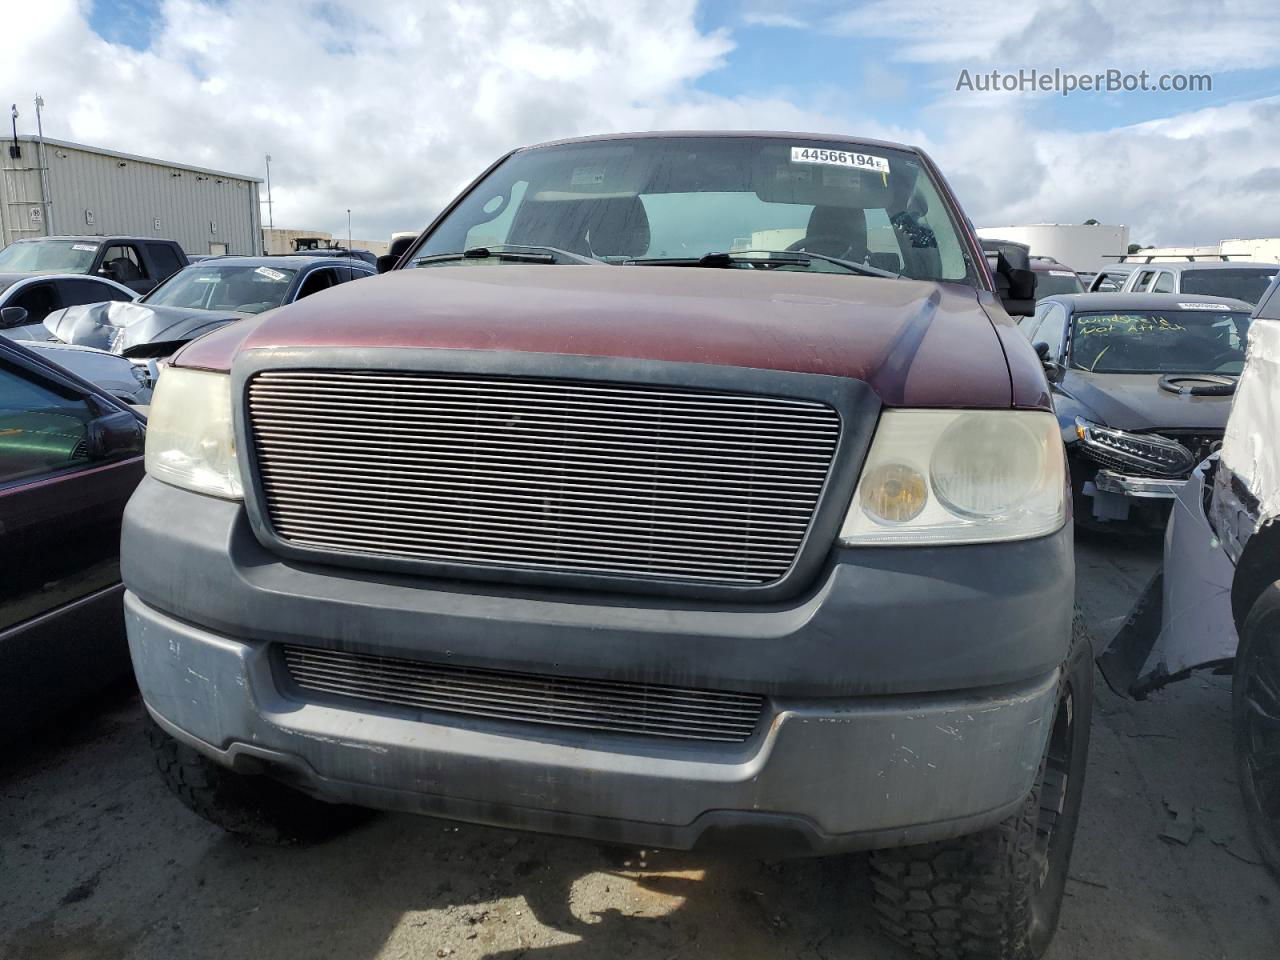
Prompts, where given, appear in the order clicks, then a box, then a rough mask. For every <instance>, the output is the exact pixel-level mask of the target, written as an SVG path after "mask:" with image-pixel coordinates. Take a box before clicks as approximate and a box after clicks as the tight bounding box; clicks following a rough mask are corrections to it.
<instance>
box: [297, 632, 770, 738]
mask: <svg viewBox="0 0 1280 960" xmlns="http://www.w3.org/2000/svg"><path fill="white" fill-rule="evenodd" d="M283 652H284V662H285V666H286V668H287V669H288V672H289V675H290V677H291V678H292V679H293V682H294V683H296V684H297V685H298V687H300V688H301V689H303V690H310V691H316V692H320V693H329V694H334V695H337V696H341V697H351V698H354V699H358V700H364V701H370V702H375V703H385V704H393V705H397V706H406V707H416V708H419V709H422V710H432V711H438V712H441V713H454V714H465V715H468V716H475V717H488V718H491V719H495V720H513V721H519V722H522V723H536V724H544V725H549V726H557V727H574V728H578V729H586V730H596V731H599V732H601V733H613V734H632V735H639V736H650V737H668V738H674V739H681V740H719V741H726V742H734V743H741V742H742V741H744V740H746V739H747V738H748V737H750V736H751V732H752V731H753V730H754V729H755V727H756V724H757V722H758V721H759V719H760V714H761V712H762V711H763V709H764V697H762V696H759V695H757V694H750V693H736V692H726V691H721V690H699V689H692V688H687V687H671V686H664V685H659V684H648V683H628V682H622V681H613V680H585V679H581V678H578V677H553V676H545V675H542V674H530V673H516V672H510V671H505V670H486V669H476V668H471V667H457V666H452V665H449V666H446V665H442V664H437V663H426V662H423V661H419V660H409V659H405V658H401V657H382V656H373V655H370V654H362V653H345V652H342V651H338V650H327V649H320V648H314V647H301V646H296V645H286V646H284V647H283Z"/></svg>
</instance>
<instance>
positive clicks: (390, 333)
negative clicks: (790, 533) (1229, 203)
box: [175, 264, 1031, 407]
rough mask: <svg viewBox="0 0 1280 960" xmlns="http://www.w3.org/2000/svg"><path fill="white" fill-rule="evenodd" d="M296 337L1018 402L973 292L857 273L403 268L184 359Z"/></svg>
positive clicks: (220, 357)
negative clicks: (713, 369) (654, 364)
mask: <svg viewBox="0 0 1280 960" xmlns="http://www.w3.org/2000/svg"><path fill="white" fill-rule="evenodd" d="M1006 325H1007V321H1006ZM1010 329H1012V327H1010ZM295 347H301V348H336V349H357V348H400V349H409V350H413V349H450V350H501V351H519V352H530V353H550V354H573V355H580V356H582V355H585V356H602V357H633V358H637V359H648V360H666V361H675V362H683V363H708V364H717V365H722V366H738V367H752V368H761V369H770V370H781V371H792V372H798V373H813V374H826V375H830V376H837V377H849V378H855V379H859V380H863V381H865V382H867V383H869V384H871V386H872V387H873V388H874V389H875V390H876V391H877V393H878V394H879V395H880V397H881V399H882V401H883V402H885V403H886V404H890V405H901V406H966V407H1008V406H1009V405H1010V403H1011V390H1010V374H1009V366H1008V364H1007V362H1006V359H1005V354H1004V349H1003V348H1002V347H1001V341H1000V338H999V337H998V336H997V335H996V331H995V328H994V327H993V324H992V321H991V319H990V318H989V317H988V316H987V314H986V313H985V312H984V310H983V307H982V305H981V304H980V303H979V302H978V294H977V291H976V290H975V289H974V288H972V287H969V286H966V285H962V284H950V283H927V282H920V281H914V280H893V279H884V278H879V277H863V276H856V275H848V274H809V273H800V272H776V273H764V272H763V271H761V272H756V271H748V270H735V269H711V268H696V267H644V266H626V267H604V266H585V265H584V266H538V265H523V264H508V265H483V266H456V267H453V266H451V267H431V268H425V269H416V270H397V271H392V272H390V273H386V274H383V275H382V276H380V277H376V278H371V279H368V280H363V281H361V282H360V283H352V284H343V285H342V286H340V287H337V288H335V289H332V290H328V291H326V292H325V293H324V294H323V295H322V296H318V297H311V298H308V299H305V300H301V301H299V302H297V303H294V304H291V305H289V306H287V307H282V308H280V309H277V310H273V311H271V312H269V313H266V314H262V315H261V316H259V317H256V318H254V319H253V320H251V321H249V322H248V323H243V324H237V325H235V326H234V327H232V328H229V329H227V330H224V331H219V332H218V333H215V334H213V335H212V336H209V337H205V338H203V339H201V340H200V341H199V342H198V343H194V344H192V345H190V346H189V347H188V348H186V349H185V350H183V352H182V353H181V354H180V355H179V356H178V357H177V358H175V362H176V363H177V364H179V365H182V366H190V367H198V368H203V369H211V370H229V369H230V366H231V363H232V361H233V359H234V357H235V355H236V354H237V353H238V352H239V351H242V350H255V351H256V350H278V349H288V348H295ZM1026 351H1027V353H1028V354H1030V352H1031V351H1030V346H1029V345H1027V347H1026Z"/></svg>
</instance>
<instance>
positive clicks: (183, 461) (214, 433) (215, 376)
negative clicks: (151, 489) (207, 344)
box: [146, 367, 244, 500]
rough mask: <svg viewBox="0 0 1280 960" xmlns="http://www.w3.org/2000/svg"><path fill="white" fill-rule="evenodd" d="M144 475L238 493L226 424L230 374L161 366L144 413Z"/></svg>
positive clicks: (233, 497)
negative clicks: (158, 377)
mask: <svg viewBox="0 0 1280 960" xmlns="http://www.w3.org/2000/svg"><path fill="white" fill-rule="evenodd" d="M146 467H147V473H148V474H149V475H150V476H152V477H155V479H157V480H163V481H164V482H165V483H171V484H173V485H174V486H176V487H184V488H185V489H187V490H194V491H195V492H197V493H208V494H212V495H213V496H215V497H224V498H226V499H228V500H239V499H240V498H241V497H243V496H244V489H243V487H242V486H241V484H240V468H239V466H238V464H237V463H236V443H235V431H234V429H233V428H232V423H231V377H230V376H229V375H227V374H225V373H207V372H205V371H203V370H184V369H182V368H181V367H166V368H164V372H163V373H162V374H161V376H160V379H159V381H158V382H157V383H156V386H155V392H154V393H153V394H152V397H151V409H150V412H149V414H148V416H147V447H146Z"/></svg>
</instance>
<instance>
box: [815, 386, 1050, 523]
mask: <svg viewBox="0 0 1280 960" xmlns="http://www.w3.org/2000/svg"><path fill="white" fill-rule="evenodd" d="M1066 511H1067V507H1066V462H1065V459H1064V456H1063V450H1062V434H1061V433H1060V431H1059V429H1058V421H1057V418H1056V417H1054V416H1053V414H1051V413H1043V412H1040V411H1021V410H989V411H964V410H955V411H952V410H888V411H886V412H885V413H883V414H882V415H881V417H880V425H879V426H878V427H877V428H876V435H875V439H874V440H873V441H872V443H871V452H870V453H869V454H868V455H867V461H866V464H865V465H864V467H863V470H862V479H861V480H860V481H859V483H858V489H857V491H856V492H855V493H854V495H853V504H852V505H851V506H850V508H849V513H848V515H847V516H846V517H845V521H844V526H843V527H842V528H841V530H840V542H841V543H843V544H846V545H851V546H852V545H859V546H861V545H867V544H905V543H913V544H943V543H979V542H986V541H993V540H1023V539H1027V538H1030V537H1038V536H1043V535H1044V534H1047V533H1052V532H1053V531H1054V530H1057V529H1058V528H1059V527H1061V526H1062V525H1063V524H1064V523H1065V522H1066V519H1067V512H1066Z"/></svg>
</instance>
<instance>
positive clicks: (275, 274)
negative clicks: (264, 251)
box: [253, 267, 284, 280]
mask: <svg viewBox="0 0 1280 960" xmlns="http://www.w3.org/2000/svg"><path fill="white" fill-rule="evenodd" d="M253 272H254V273H256V274H258V276H260V277H266V278H267V279H268V280H283V279H284V274H283V273H281V272H280V271H279V270H272V269H271V268H270V267H259V268H258V269H257V270H255V271H253Z"/></svg>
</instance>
